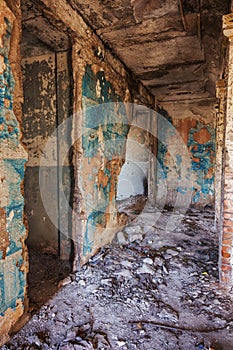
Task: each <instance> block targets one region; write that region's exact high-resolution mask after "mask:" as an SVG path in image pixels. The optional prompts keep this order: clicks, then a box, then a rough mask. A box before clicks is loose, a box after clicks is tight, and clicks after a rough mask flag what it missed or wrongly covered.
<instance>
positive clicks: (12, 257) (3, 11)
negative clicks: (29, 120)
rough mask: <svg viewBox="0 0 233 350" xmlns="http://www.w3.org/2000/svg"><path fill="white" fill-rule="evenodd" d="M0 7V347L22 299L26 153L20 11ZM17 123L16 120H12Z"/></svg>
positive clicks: (23, 302)
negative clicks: (21, 123)
mask: <svg viewBox="0 0 233 350" xmlns="http://www.w3.org/2000/svg"><path fill="white" fill-rule="evenodd" d="M8 4H9V6H10V7H11V9H12V12H11V10H10V8H9V7H8V6H7V5H6V3H5V2H4V1H1V2H0V151H1V152H0V235H1V236H0V242H1V243H0V344H3V343H4V342H5V341H6V340H7V339H8V333H9V330H10V329H11V327H12V326H13V325H14V324H15V323H16V321H17V320H18V319H19V318H20V317H21V316H22V314H23V311H24V308H25V305H26V304H27V300H26V299H25V292H26V274H27V270H28V265H27V251H26V248H25V245H24V240H25V237H26V229H25V226H24V223H23V222H24V200H23V195H22V180H23V177H24V167H25V163H26V161H27V154H26V152H25V150H24V148H23V147H22V145H21V142H20V137H21V135H20V130H19V122H18V120H20V119H21V105H20V103H21V102H22V90H21V82H20V77H21V75H20V66H19V62H20V56H19V37H20V18H21V17H20V15H21V14H20V9H19V6H18V2H17V1H15V2H11V1H8ZM16 117H17V118H18V119H17V118H16Z"/></svg>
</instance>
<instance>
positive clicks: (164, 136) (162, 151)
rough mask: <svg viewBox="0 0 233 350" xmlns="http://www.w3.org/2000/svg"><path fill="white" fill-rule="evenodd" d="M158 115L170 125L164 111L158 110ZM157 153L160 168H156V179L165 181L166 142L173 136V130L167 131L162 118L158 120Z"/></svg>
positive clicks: (170, 120)
mask: <svg viewBox="0 0 233 350" xmlns="http://www.w3.org/2000/svg"><path fill="white" fill-rule="evenodd" d="M158 112H159V114H161V115H162V116H163V117H164V118H166V119H167V120H168V121H169V122H170V123H172V119H171V117H170V116H169V115H168V113H167V112H166V111H165V110H164V109H160V110H159V111H158ZM157 122H158V126H157V128H158V135H157V139H158V152H157V160H158V162H159V164H160V167H159V168H157V178H158V180H159V181H160V180H165V179H167V177H168V172H169V167H168V166H166V165H165V159H166V154H167V152H168V145H167V140H168V139H169V137H171V136H174V132H173V129H169V130H168V129H167V126H166V125H165V124H164V123H163V118H158V119H157Z"/></svg>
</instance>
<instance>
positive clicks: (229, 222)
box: [224, 220, 233, 227]
mask: <svg viewBox="0 0 233 350" xmlns="http://www.w3.org/2000/svg"><path fill="white" fill-rule="evenodd" d="M232 226H233V221H231V220H224V227H232Z"/></svg>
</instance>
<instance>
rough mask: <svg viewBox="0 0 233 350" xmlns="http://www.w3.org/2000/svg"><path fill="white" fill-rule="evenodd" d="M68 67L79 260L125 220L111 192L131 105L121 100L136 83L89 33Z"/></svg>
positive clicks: (135, 89) (75, 49)
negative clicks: (70, 69)
mask: <svg viewBox="0 0 233 350" xmlns="http://www.w3.org/2000/svg"><path fill="white" fill-rule="evenodd" d="M87 39H88V40H87ZM87 42H88V44H87ZM73 68H74V81H75V91H76V93H77V94H79V93H80V91H82V95H81V96H80V95H79V97H77V98H75V102H76V109H77V110H79V111H81V110H82V111H83V113H78V114H77V116H76V117H75V118H74V130H83V131H82V135H81V137H77V140H75V141H76V142H75V146H74V163H75V164H74V166H75V168H76V170H75V175H76V176H75V180H76V184H75V205H76V207H75V208H76V209H75V210H74V215H75V220H76V230H75V231H74V234H75V235H76V238H75V237H74V241H75V242H77V234H78V233H81V234H79V236H78V242H79V247H78V249H79V259H80V261H79V263H83V262H85V261H87V259H88V257H90V256H91V255H92V254H93V253H95V252H96V251H97V250H98V249H99V248H100V247H101V246H103V245H104V244H107V243H109V242H111V240H112V239H113V237H114V234H115V232H116V231H117V229H119V227H120V226H121V225H123V224H124V223H125V222H124V220H122V217H119V216H118V213H117V208H116V193H117V184H118V177H119V174H120V171H121V168H122V166H123V164H124V161H125V145H126V139H127V135H128V131H129V128H130V123H131V118H132V111H129V110H127V106H125V105H124V104H122V103H123V102H131V101H133V100H134V96H135V95H136V94H137V95H138V86H137V84H136V83H135V82H134V81H133V80H132V77H130V76H129V74H128V73H127V72H126V71H125V70H124V68H123V67H122V65H121V63H120V62H119V61H117V60H116V59H115V58H114V57H112V56H111V55H110V54H109V53H108V51H106V50H105V49H104V47H103V45H102V43H101V42H100V41H99V40H98V39H97V38H96V37H95V36H94V35H93V34H89V35H88V37H87V38H86V40H83V41H82V42H80V40H77V41H76V43H75V45H74V47H73ZM80 73H81V74H80ZM75 96H77V95H75ZM142 98H144V99H145V101H146V102H147V104H150V103H151V102H153V99H151V97H150V96H148V98H146V96H145V95H143V96H142ZM151 106H152V104H151ZM74 133H75V131H74ZM74 138H75V136H74ZM80 154H81V157H80ZM77 213H80V214H78V215H77ZM76 263H77V261H76V262H75V264H76Z"/></svg>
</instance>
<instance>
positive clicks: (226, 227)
mask: <svg viewBox="0 0 233 350" xmlns="http://www.w3.org/2000/svg"><path fill="white" fill-rule="evenodd" d="M223 32H224V35H225V36H226V37H228V39H229V49H228V67H227V77H226V94H227V96H226V129H225V152H224V163H225V171H224V172H223V185H224V187H223V213H222V214H223V215H222V217H223V226H222V241H221V242H220V246H221V256H220V281H221V283H222V284H225V285H230V284H232V282H233V274H232V267H233V13H231V14H228V15H225V16H223Z"/></svg>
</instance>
